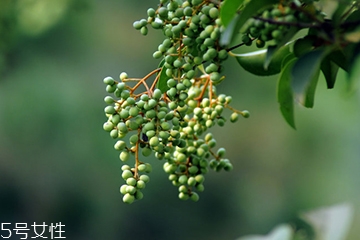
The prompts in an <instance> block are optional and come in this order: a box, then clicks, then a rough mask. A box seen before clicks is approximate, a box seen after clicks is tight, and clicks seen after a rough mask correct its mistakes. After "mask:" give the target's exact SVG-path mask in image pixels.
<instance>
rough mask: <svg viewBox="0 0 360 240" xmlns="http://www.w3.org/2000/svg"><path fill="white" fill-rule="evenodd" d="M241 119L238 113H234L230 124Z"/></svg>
mask: <svg viewBox="0 0 360 240" xmlns="http://www.w3.org/2000/svg"><path fill="white" fill-rule="evenodd" d="M238 119H239V114H237V113H236V112H234V113H232V114H231V116H230V122H236V121H237V120H238Z"/></svg>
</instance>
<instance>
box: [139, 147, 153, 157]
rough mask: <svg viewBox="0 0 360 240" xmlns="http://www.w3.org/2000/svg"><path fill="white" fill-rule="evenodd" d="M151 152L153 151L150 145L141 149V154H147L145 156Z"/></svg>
mask: <svg viewBox="0 0 360 240" xmlns="http://www.w3.org/2000/svg"><path fill="white" fill-rule="evenodd" d="M151 153H152V150H151V149H150V148H148V147H145V148H143V149H142V150H141V154H142V155H143V156H145V157H148V156H150V155H151Z"/></svg>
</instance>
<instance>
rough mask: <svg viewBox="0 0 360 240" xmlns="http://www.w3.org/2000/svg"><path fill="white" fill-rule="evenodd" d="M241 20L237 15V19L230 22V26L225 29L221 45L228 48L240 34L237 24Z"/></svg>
mask: <svg viewBox="0 0 360 240" xmlns="http://www.w3.org/2000/svg"><path fill="white" fill-rule="evenodd" d="M239 18H240V15H235V17H234V18H233V19H232V20H231V21H230V23H229V25H228V26H227V27H226V28H225V31H224V32H223V33H222V34H221V37H220V45H221V46H228V45H229V44H230V43H231V41H232V39H233V38H234V36H235V35H236V34H238V33H239V28H238V26H237V22H238V20H239Z"/></svg>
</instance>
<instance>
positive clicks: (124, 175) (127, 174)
mask: <svg viewBox="0 0 360 240" xmlns="http://www.w3.org/2000/svg"><path fill="white" fill-rule="evenodd" d="M133 176H134V175H133V173H132V172H131V171H130V170H124V171H123V172H122V174H121V177H122V178H123V179H124V180H126V179H128V178H131V177H133Z"/></svg>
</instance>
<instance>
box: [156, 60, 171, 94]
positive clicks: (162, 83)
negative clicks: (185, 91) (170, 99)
mask: <svg viewBox="0 0 360 240" xmlns="http://www.w3.org/2000/svg"><path fill="white" fill-rule="evenodd" d="M164 63H165V59H163V60H161V62H160V63H159V66H158V68H161V70H160V73H158V74H160V77H159V80H158V81H157V83H156V88H158V89H160V90H161V92H163V93H164V92H166V91H167V90H169V87H168V85H167V80H169V79H170V78H169V77H168V76H167V75H166V69H167V68H166V67H165V66H164Z"/></svg>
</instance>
